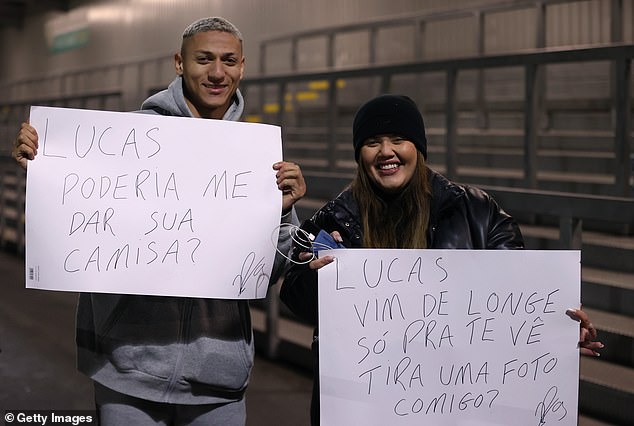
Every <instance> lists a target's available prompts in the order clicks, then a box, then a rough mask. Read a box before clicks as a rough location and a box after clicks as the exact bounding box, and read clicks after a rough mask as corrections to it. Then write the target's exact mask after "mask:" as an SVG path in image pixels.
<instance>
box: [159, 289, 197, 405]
mask: <svg viewBox="0 0 634 426" xmlns="http://www.w3.org/2000/svg"><path fill="white" fill-rule="evenodd" d="M184 300H185V301H184V303H183V307H182V311H181V320H180V325H179V332H178V339H177V342H176V343H177V345H179V346H180V348H178V354H177V356H176V361H175V362H174V369H173V370H172V375H171V377H170V381H169V384H168V385H167V389H165V394H164V396H163V400H164V401H165V402H169V401H170V399H169V397H170V396H171V394H172V392H173V390H174V388H175V387H176V382H177V381H178V376H179V374H178V373H179V372H180V371H181V368H182V364H183V354H184V352H185V349H186V346H187V345H185V342H186V340H187V338H188V336H189V331H190V330H189V329H190V326H191V316H192V308H193V299H191V298H187V299H184Z"/></svg>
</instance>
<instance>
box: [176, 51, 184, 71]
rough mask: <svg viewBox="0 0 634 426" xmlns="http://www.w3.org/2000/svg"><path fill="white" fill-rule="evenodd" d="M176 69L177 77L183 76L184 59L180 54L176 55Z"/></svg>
mask: <svg viewBox="0 0 634 426" xmlns="http://www.w3.org/2000/svg"><path fill="white" fill-rule="evenodd" d="M174 68H176V74H177V75H180V76H182V75H183V57H182V56H181V54H180V53H175V54H174Z"/></svg>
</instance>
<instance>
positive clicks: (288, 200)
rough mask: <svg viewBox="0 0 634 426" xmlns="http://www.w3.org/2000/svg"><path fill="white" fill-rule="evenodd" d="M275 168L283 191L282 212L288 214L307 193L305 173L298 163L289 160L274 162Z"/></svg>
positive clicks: (279, 185) (278, 182)
mask: <svg viewBox="0 0 634 426" xmlns="http://www.w3.org/2000/svg"><path fill="white" fill-rule="evenodd" d="M273 169H274V170H277V174H276V175H275V177H276V178H277V187H278V188H279V189H280V191H282V214H286V213H288V212H289V211H290V210H291V207H293V204H295V203H296V202H297V201H298V200H299V199H300V198H302V197H303V196H304V194H306V182H304V175H302V170H301V169H300V167H299V166H298V165H297V164H295V163H291V162H288V161H280V162H278V163H275V164H273Z"/></svg>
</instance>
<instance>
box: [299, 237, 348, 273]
mask: <svg viewBox="0 0 634 426" xmlns="http://www.w3.org/2000/svg"><path fill="white" fill-rule="evenodd" d="M330 235H331V236H332V238H334V240H335V241H336V242H338V243H343V239H342V238H341V234H339V232H338V231H332V232H331V233H330ZM313 258H314V260H311V261H310V262H309V263H308V267H309V268H310V269H321V268H323V267H324V266H326V265H328V264H329V263H332V262H333V261H334V260H335V257H334V256H323V257H315V255H313V253H312V252H308V251H305V252H302V253H300V254H299V260H301V261H302V262H308V261H309V260H310V259H313Z"/></svg>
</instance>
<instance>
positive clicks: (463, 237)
mask: <svg viewBox="0 0 634 426" xmlns="http://www.w3.org/2000/svg"><path fill="white" fill-rule="evenodd" d="M352 130H353V145H354V155H355V160H356V161H357V164H358V167H357V173H356V176H355V177H354V179H353V181H352V183H351V185H350V186H349V187H348V188H346V189H345V190H344V191H343V192H342V193H341V194H339V195H338V196H337V197H336V198H335V199H334V200H332V201H329V202H328V203H327V204H326V205H325V206H324V207H322V208H321V209H320V210H319V211H318V212H317V213H315V215H314V216H313V217H312V218H311V219H310V220H309V221H307V223H305V224H304V225H303V227H306V228H309V227H314V226H316V227H318V228H319V229H323V230H325V231H326V232H328V233H330V234H331V235H332V236H333V237H334V239H335V240H336V241H337V242H339V243H341V244H342V245H344V246H345V247H348V248H360V247H364V248H406V249H426V248H430V249H522V248H524V242H523V239H522V234H521V232H520V229H519V227H518V225H517V223H516V222H515V221H514V220H513V218H512V217H511V216H509V215H508V214H507V213H505V212H504V211H503V210H502V209H501V208H500V206H499V205H498V204H497V203H496V202H495V200H493V199H492V198H491V197H490V196H489V195H488V194H487V193H486V192H484V191H482V190H480V189H477V188H474V187H469V186H465V185H459V184H457V183H454V182H451V181H449V180H448V179H447V178H445V177H444V176H442V175H441V174H439V173H437V172H435V171H433V170H432V169H430V168H429V167H428V166H427V164H426V162H425V160H426V159H427V139H426V137H425V127H424V124H423V118H422V116H421V114H420V112H419V110H418V107H417V106H416V104H415V103H414V102H413V101H412V100H411V99H410V98H408V97H406V96H396V95H382V96H378V97H376V98H374V99H372V100H370V101H369V102H367V103H365V104H364V105H363V106H362V107H361V108H360V109H359V110H358V111H357V114H356V116H355V119H354V123H353V129H352ZM302 250H305V249H303V248H300V247H296V249H295V253H294V256H296V258H297V259H299V260H300V261H304V262H307V261H308V260H310V259H311V257H312V253H307V252H302ZM333 260H334V259H333V257H332V256H324V257H320V258H316V259H314V260H312V261H310V262H309V263H303V264H302V263H300V264H295V265H293V266H292V267H291V269H290V270H289V271H288V273H287V275H286V278H285V279H284V283H283V285H282V289H281V293H280V297H281V298H282V300H283V301H284V303H285V304H286V305H287V306H288V307H289V308H290V309H291V311H292V312H293V313H294V314H296V315H297V316H298V317H300V318H302V319H304V320H307V321H309V322H310V323H311V324H313V325H315V326H316V325H317V320H318V314H317V309H318V307H317V269H319V268H321V267H323V266H324V265H327V264H328V263H330V262H332V261H333ZM578 312H579V316H580V317H581V319H582V326H584V323H583V321H584V320H585V321H586V323H585V324H586V325H587V324H588V323H589V322H588V321H587V317H586V316H585V314H584V313H583V312H582V311H578ZM587 327H588V328H591V330H590V333H589V335H590V337H591V338H595V337H596V331H595V330H594V328H593V327H591V325H589V326H587ZM586 344H587V345H589V349H588V350H589V351H591V352H592V351H593V349H594V348H598V347H599V346H594V345H593V344H592V343H589V342H587V343H586ZM317 345H318V337H317V330H316V331H315V337H314V340H313V347H312V351H313V354H314V357H315V368H314V377H315V380H314V387H313V399H312V404H311V421H312V424H313V425H317V424H319V399H318V398H319V383H318V362H317V357H318V354H319V351H318V347H317Z"/></svg>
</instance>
